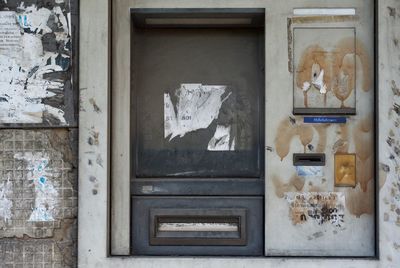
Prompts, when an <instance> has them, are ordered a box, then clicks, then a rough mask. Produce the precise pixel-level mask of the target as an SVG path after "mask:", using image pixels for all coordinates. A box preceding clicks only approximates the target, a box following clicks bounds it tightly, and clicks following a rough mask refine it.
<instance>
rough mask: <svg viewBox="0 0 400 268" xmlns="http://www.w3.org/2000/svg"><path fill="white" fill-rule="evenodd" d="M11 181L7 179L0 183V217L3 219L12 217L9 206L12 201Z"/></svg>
mask: <svg viewBox="0 0 400 268" xmlns="http://www.w3.org/2000/svg"><path fill="white" fill-rule="evenodd" d="M10 196H12V183H11V182H10V181H9V180H7V181H4V182H3V183H1V184H0V218H2V219H3V220H4V221H7V220H10V219H11V217H12V213H11V208H12V205H13V204H12V201H11V200H10V199H9V198H10Z"/></svg>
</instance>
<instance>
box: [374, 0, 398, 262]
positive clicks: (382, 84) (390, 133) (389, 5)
mask: <svg viewBox="0 0 400 268" xmlns="http://www.w3.org/2000/svg"><path fill="white" fill-rule="evenodd" d="M379 2H380V8H379V15H380V20H379V62H378V64H379V65H378V66H379V173H380V182H379V186H380V190H379V225H380V228H379V230H380V232H379V239H380V253H381V254H380V256H381V260H382V262H383V263H385V266H382V267H399V266H400V132H399V126H400V110H399V105H400V89H399V88H400V44H399V40H400V1H396V0H385V1H382V2H381V1H379Z"/></svg>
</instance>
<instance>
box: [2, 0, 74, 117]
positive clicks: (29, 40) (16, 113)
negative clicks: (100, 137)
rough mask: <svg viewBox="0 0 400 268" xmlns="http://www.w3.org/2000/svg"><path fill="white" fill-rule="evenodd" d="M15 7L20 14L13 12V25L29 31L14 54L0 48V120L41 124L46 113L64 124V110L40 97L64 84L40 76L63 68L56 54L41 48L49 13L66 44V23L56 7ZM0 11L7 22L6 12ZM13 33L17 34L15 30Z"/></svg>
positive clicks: (60, 88)
mask: <svg viewBox="0 0 400 268" xmlns="http://www.w3.org/2000/svg"><path fill="white" fill-rule="evenodd" d="M19 10H21V11H20V13H18V14H15V15H14V26H13V27H18V29H19V27H21V28H23V29H29V31H28V32H25V33H24V34H23V35H22V36H21V37H20V41H19V43H20V44H19V50H18V51H17V52H18V53H6V51H3V50H1V49H0V123H33V124H35V123H42V122H43V115H44V114H45V113H47V114H50V115H52V116H53V117H55V118H57V119H58V120H59V121H60V124H62V125H65V124H67V122H66V120H65V118H64V112H63V111H62V110H61V109H59V108H56V107H53V106H49V105H47V104H44V103H43V99H45V98H49V97H52V96H55V94H54V93H52V90H63V87H64V83H63V82H59V81H51V80H47V79H44V78H43V75H44V74H46V73H52V72H57V71H63V67H61V66H60V65H58V64H57V63H56V58H57V57H59V56H60V55H59V54H57V53H53V52H44V51H43V45H42V36H43V34H46V33H50V32H52V30H51V29H50V28H49V27H48V26H47V22H48V20H49V18H50V15H51V14H53V15H54V16H55V17H56V18H57V19H58V20H59V23H60V24H61V25H62V29H63V31H61V32H59V33H56V36H57V37H59V38H60V39H61V38H63V39H64V40H65V43H67V41H68V38H69V26H68V22H67V20H66V18H65V16H64V15H63V13H62V11H61V8H60V7H58V6H56V7H54V9H53V10H49V9H46V8H40V9H37V8H36V7H35V6H34V5H32V6H29V7H24V6H23V4H21V5H20V6H19ZM0 14H2V13H1V12H0ZM3 14H4V15H5V16H8V17H7V18H8V19H9V20H10V21H11V18H10V15H11V14H10V12H8V13H3ZM0 22H1V19H0ZM18 25H19V26H18ZM14 32H15V35H17V30H15V31H14ZM16 38H17V37H15V39H16ZM62 57H63V58H68V57H69V56H68V55H62Z"/></svg>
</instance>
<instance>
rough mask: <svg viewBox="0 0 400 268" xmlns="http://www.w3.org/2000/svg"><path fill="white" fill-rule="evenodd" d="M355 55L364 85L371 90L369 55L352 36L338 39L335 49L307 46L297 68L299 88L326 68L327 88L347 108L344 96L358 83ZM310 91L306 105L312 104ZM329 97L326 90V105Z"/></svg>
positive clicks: (364, 87)
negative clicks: (328, 49) (359, 63)
mask: <svg viewBox="0 0 400 268" xmlns="http://www.w3.org/2000/svg"><path fill="white" fill-rule="evenodd" d="M356 57H358V59H359V60H360V62H361V66H362V71H363V72H362V73H363V75H362V89H363V90H364V91H368V90H369V89H370V86H371V78H370V75H369V74H370V62H369V56H368V53H367V50H366V49H365V47H364V45H363V44H362V42H361V41H360V40H358V39H354V38H353V37H348V38H343V39H341V40H339V41H338V43H337V44H336V46H335V48H334V50H333V51H327V50H325V49H324V48H322V47H321V46H319V45H317V44H313V45H310V46H308V47H307V48H306V49H305V50H304V52H303V53H302V55H301V58H300V61H299V64H298V66H297V68H296V70H295V71H296V86H297V88H298V89H302V88H303V85H304V83H305V82H307V83H311V81H313V79H315V78H316V77H318V76H319V74H320V72H321V71H322V70H324V77H323V83H324V84H325V85H326V86H327V91H330V90H332V91H333V93H334V95H335V96H336V98H337V99H339V100H340V101H341V107H342V108H344V107H345V104H344V102H345V100H346V99H347V98H349V96H350V95H351V93H352V92H353V90H354V89H355V87H356V81H355V79H356ZM311 86H312V85H311ZM307 92H308V91H305V92H303V94H304V107H308V106H309V104H308V96H307V94H308V93H307ZM326 98H327V94H324V104H325V105H326Z"/></svg>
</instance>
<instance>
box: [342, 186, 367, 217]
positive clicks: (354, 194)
mask: <svg viewBox="0 0 400 268" xmlns="http://www.w3.org/2000/svg"><path fill="white" fill-rule="evenodd" d="M373 189H374V185H373V181H369V182H368V184H367V189H366V191H362V190H360V189H359V188H354V189H353V188H349V190H348V192H347V193H346V207H347V209H348V210H349V211H350V213H351V214H352V215H354V216H356V217H357V218H359V217H360V216H361V215H362V214H370V215H372V214H373V213H374V192H373Z"/></svg>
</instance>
